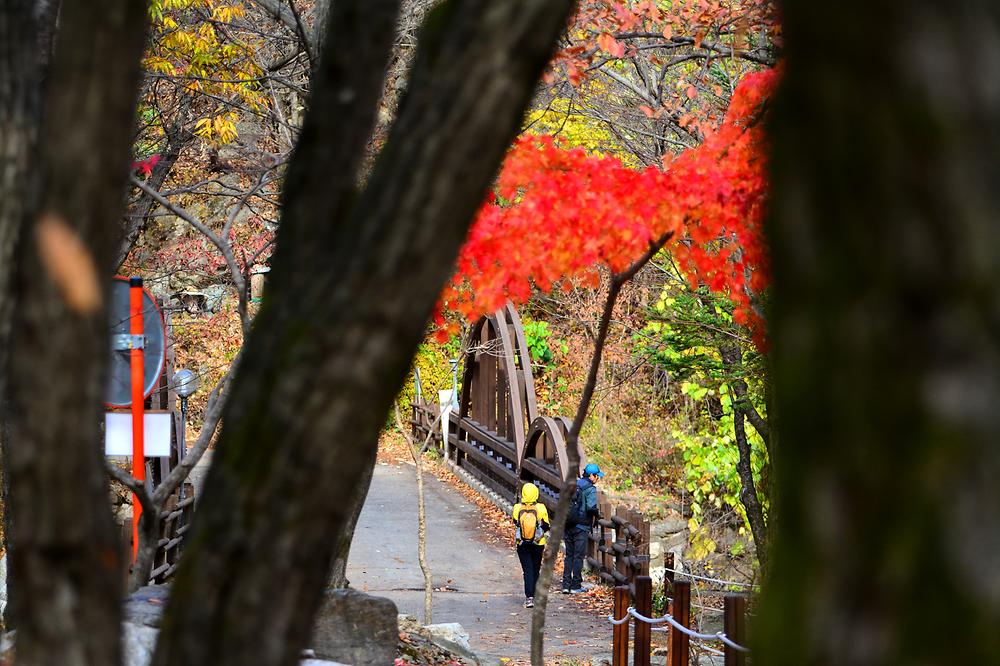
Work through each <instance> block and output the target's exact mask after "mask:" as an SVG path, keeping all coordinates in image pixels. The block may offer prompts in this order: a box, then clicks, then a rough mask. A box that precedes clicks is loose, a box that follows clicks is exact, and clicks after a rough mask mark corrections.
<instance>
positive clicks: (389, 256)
mask: <svg viewBox="0 0 1000 666" xmlns="http://www.w3.org/2000/svg"><path fill="white" fill-rule="evenodd" d="M395 5H396V3H394V2H389V1H388V0H367V1H366V2H355V3H349V2H335V3H332V6H331V9H330V14H331V18H330V20H329V25H328V29H327V34H328V39H327V41H326V44H327V47H326V49H325V51H324V53H323V55H322V57H321V59H320V64H319V69H318V72H317V75H316V78H315V79H314V82H315V88H314V90H313V99H312V103H311V109H310V112H309V115H308V117H307V120H306V124H305V126H304V127H303V130H302V136H301V140H300V142H299V146H298V150H297V153H296V155H295V157H294V159H293V162H292V164H291V166H290V169H289V173H288V177H287V184H286V191H285V207H284V215H283V219H282V224H281V229H280V231H279V241H278V249H277V252H276V254H275V257H274V261H273V263H272V267H273V270H272V273H271V276H272V277H271V281H270V282H269V284H268V289H267V291H266V293H265V296H264V303H263V306H262V308H261V311H260V314H259V315H258V318H257V320H256V322H255V324H254V329H253V332H252V333H251V335H250V339H249V340H248V342H247V346H246V356H245V358H244V360H243V361H242V363H241V366H240V368H239V369H238V371H237V377H236V381H235V384H234V387H233V394H232V396H231V398H230V401H229V402H228V404H227V407H226V412H225V418H224V420H223V427H222V432H221V434H220V439H219V443H218V448H217V451H216V458H215V460H214V464H213V466H212V468H211V470H210V472H209V476H208V479H207V481H206V485H205V492H204V497H203V500H202V503H201V505H200V508H199V516H198V521H197V522H196V523H195V528H194V532H193V534H192V536H191V539H190V541H189V547H188V549H187V551H186V553H185V559H184V561H183V562H182V565H181V568H180V571H179V572H178V575H177V579H176V580H175V582H174V587H173V597H172V599H171V603H170V607H169V608H168V611H167V615H166V617H165V618H164V622H163V627H162V629H161V635H160V642H159V645H158V648H157V653H156V656H155V657H154V663H155V664H158V665H160V666H165V665H166V664H184V665H185V666H200V665H202V664H212V665H225V664H247V663H253V664H258V665H260V666H268V665H271V664H275V665H278V664H281V665H290V664H293V663H296V661H297V658H298V654H299V651H300V650H301V648H302V647H303V646H304V644H305V642H306V640H307V638H308V636H309V633H310V629H311V624H312V618H313V615H314V613H315V610H316V608H317V606H318V604H319V601H320V596H321V594H322V590H323V583H324V582H325V581H326V578H327V576H328V575H329V572H330V564H331V560H332V555H333V547H334V542H335V540H336V535H338V534H340V533H341V531H342V530H343V528H344V525H345V523H346V520H347V513H348V512H347V509H346V507H348V506H349V504H350V499H351V497H352V496H353V494H354V492H355V488H356V486H357V481H358V478H359V477H360V476H361V474H362V473H363V472H364V471H365V468H366V467H367V466H369V465H370V462H369V461H370V455H371V451H372V450H373V449H374V447H376V446H377V439H378V432H379V429H380V428H381V426H382V425H383V424H384V418H385V415H386V414H387V413H388V410H389V408H390V406H391V404H392V400H393V398H394V396H395V394H396V392H397V391H398V389H399V386H400V384H401V383H402V381H403V378H404V377H405V375H406V372H407V370H408V368H409V365H410V360H411V358H412V356H413V353H414V352H415V350H416V347H417V345H418V343H419V341H420V339H421V337H422V335H423V332H424V326H425V322H426V321H427V318H428V315H429V314H430V312H431V309H432V307H433V305H434V302H435V300H436V298H437V295H438V293H439V291H440V289H441V286H442V285H443V284H444V281H445V279H446V278H447V275H448V272H449V271H450V269H451V265H452V263H453V262H454V260H455V257H456V255H457V253H458V249H459V246H460V243H461V242H462V239H463V237H464V235H465V232H466V230H467V228H468V225H469V223H470V221H471V219H472V216H473V214H474V212H475V210H476V208H477V207H478V206H479V204H480V203H481V202H482V200H483V197H484V195H485V191H486V188H487V187H488V185H489V183H490V181H491V179H492V178H493V176H494V174H495V172H496V170H497V167H498V166H499V164H500V160H501V158H502V157H503V155H504V151H505V150H506V148H507V146H508V145H509V142H510V140H511V139H512V138H513V136H514V134H515V133H516V131H517V129H518V127H519V123H520V120H521V117H522V114H523V110H524V108H525V107H526V105H527V103H528V101H529V98H530V95H531V92H532V88H533V85H534V83H535V81H536V80H537V77H538V76H539V74H540V73H541V70H542V67H543V66H544V64H545V62H546V61H547V59H548V57H549V55H550V53H551V49H552V45H553V44H554V42H555V38H556V36H557V34H558V32H559V30H560V29H561V28H562V27H563V25H564V21H565V20H566V17H567V15H568V12H569V9H570V5H571V2H569V0H558V1H553V0H518V1H513V0H511V1H509V2H503V3H497V2H492V1H489V0H448V1H447V2H445V3H444V4H443V5H441V6H440V7H438V8H437V9H436V10H435V11H434V12H432V13H431V15H430V16H429V18H428V27H427V29H426V30H425V33H424V36H423V38H422V41H421V53H420V55H418V57H417V62H416V64H415V69H414V74H413V78H412V80H413V84H412V85H411V87H410V89H409V91H408V93H407V97H406V99H405V100H404V102H403V104H402V107H401V110H400V117H399V121H398V122H397V123H396V126H395V128H394V130H393V133H392V135H391V136H390V139H389V141H388V143H387V145H386V147H385V149H384V150H383V152H382V155H381V156H380V157H379V159H378V162H377V164H376V165H375V168H374V170H373V172H372V175H371V178H370V179H369V181H368V184H367V187H366V189H365V191H364V192H363V193H362V194H360V195H357V194H356V192H355V178H356V173H357V167H358V165H359V156H360V155H361V154H362V153H363V150H362V148H363V146H364V142H365V139H366V137H367V133H368V131H369V130H370V128H371V125H372V119H373V116H374V110H375V107H376V103H377V97H378V94H379V92H380V91H381V83H382V80H381V77H382V74H383V73H384V67H385V62H386V58H387V55H388V52H389V47H390V45H391V40H392V35H393V26H394V19H395V9H396V7H395ZM275 572H282V575H275Z"/></svg>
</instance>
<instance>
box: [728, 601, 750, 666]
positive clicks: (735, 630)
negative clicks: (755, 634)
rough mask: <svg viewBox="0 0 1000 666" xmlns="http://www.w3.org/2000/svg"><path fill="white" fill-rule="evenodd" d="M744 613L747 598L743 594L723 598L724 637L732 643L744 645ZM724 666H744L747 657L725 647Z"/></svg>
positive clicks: (743, 653)
mask: <svg viewBox="0 0 1000 666" xmlns="http://www.w3.org/2000/svg"><path fill="white" fill-rule="evenodd" d="M746 612H747V598H746V595H744V594H735V593H734V594H727V595H726V597H725V624H724V627H725V628H724V629H723V631H725V633H726V636H728V637H729V638H730V640H732V641H733V642H734V643H737V644H739V645H746ZM725 652H726V662H725V663H726V666H745V665H746V663H747V656H746V653H745V652H740V651H739V650H737V649H735V648H732V647H730V646H728V645H727V646H726V647H725Z"/></svg>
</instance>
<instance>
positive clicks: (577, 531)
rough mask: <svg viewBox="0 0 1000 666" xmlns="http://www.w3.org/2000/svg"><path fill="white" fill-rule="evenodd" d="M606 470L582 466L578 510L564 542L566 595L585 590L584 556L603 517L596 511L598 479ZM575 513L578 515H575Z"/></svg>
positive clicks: (572, 517)
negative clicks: (595, 526) (597, 524)
mask: <svg viewBox="0 0 1000 666" xmlns="http://www.w3.org/2000/svg"><path fill="white" fill-rule="evenodd" d="M603 476H604V472H602V471H601V468H600V467H598V466H597V465H596V464H595V463H590V464H588V465H587V466H586V467H584V468H583V477H582V478H580V479H578V480H577V482H576V487H577V493H579V499H578V500H577V501H578V502H579V504H580V508H579V511H575V512H574V511H573V508H572V507H571V508H570V515H569V517H568V518H567V521H566V535H565V536H564V537H563V542H564V543H565V545H566V560H565V562H564V563H563V584H562V591H563V594H576V593H577V592H583V558H584V557H586V555H587V543H588V541H589V537H590V532H591V530H592V529H593V527H594V525H595V524H596V522H597V519H598V518H600V515H599V514H598V511H597V486H596V485H595V484H596V483H597V480H598V479H600V478H602V477H603ZM574 513H575V514H576V515H574Z"/></svg>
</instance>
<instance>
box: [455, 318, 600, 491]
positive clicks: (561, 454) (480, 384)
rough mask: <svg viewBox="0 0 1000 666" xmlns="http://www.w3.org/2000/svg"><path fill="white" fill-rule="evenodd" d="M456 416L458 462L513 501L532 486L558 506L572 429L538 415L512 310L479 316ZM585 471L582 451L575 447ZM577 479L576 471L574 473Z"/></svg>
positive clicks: (469, 346)
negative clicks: (522, 488)
mask: <svg viewBox="0 0 1000 666" xmlns="http://www.w3.org/2000/svg"><path fill="white" fill-rule="evenodd" d="M466 349H467V351H466V355H465V367H464V371H463V373H462V388H461V394H460V398H459V413H458V414H456V415H453V417H452V420H453V422H455V428H454V431H453V432H454V434H453V435H452V436H451V437H449V439H454V444H455V445H456V447H455V448H456V452H455V462H456V463H457V464H458V465H459V466H463V467H471V468H474V469H472V470H470V471H471V472H472V473H473V475H474V476H476V477H477V478H479V479H480V480H481V481H483V482H484V483H485V484H486V485H487V486H489V487H490V488H491V489H493V490H495V491H497V492H499V493H500V494H501V495H503V496H505V497H506V498H507V499H508V500H511V501H513V500H516V497H517V492H518V490H519V489H520V486H521V485H522V484H523V483H524V482H526V481H531V482H533V483H536V484H537V485H538V486H539V489H540V491H541V493H542V498H543V499H544V500H546V502H547V503H548V502H549V501H551V502H552V503H554V502H555V501H556V500H557V499H558V497H559V487H560V486H561V479H562V475H563V473H564V470H565V468H566V465H567V464H568V455H567V453H566V440H567V437H568V434H569V428H570V422H569V421H568V420H567V419H566V418H564V417H560V416H557V417H550V416H540V415H539V413H538V406H537V403H536V400H535V382H534V376H533V374H532V370H531V355H530V353H529V350H528V345H527V340H526V338H525V335H524V327H523V325H522V324H521V319H520V317H519V316H518V314H517V310H516V309H515V308H514V306H513V305H512V304H510V303H507V304H506V305H505V306H504V307H503V308H501V309H499V310H497V311H496V312H494V313H493V314H491V315H488V316H485V317H482V318H481V319H480V320H479V321H477V322H476V324H475V325H474V326H473V327H472V330H471V331H470V332H469V337H468V340H467V347H466ZM578 451H579V452H580V459H581V466H582V465H583V464H584V463H583V461H584V456H583V449H582V446H579V444H578ZM576 473H579V470H576Z"/></svg>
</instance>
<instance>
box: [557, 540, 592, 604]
mask: <svg viewBox="0 0 1000 666" xmlns="http://www.w3.org/2000/svg"><path fill="white" fill-rule="evenodd" d="M589 536H590V530H587V529H580V528H579V527H570V528H567V530H566V536H565V537H564V538H563V542H564V543H565V544H566V561H565V562H563V589H566V588H569V589H571V590H578V589H580V588H581V587H583V558H584V557H586V556H587V542H588V540H589V539H588V537H589Z"/></svg>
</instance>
